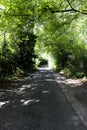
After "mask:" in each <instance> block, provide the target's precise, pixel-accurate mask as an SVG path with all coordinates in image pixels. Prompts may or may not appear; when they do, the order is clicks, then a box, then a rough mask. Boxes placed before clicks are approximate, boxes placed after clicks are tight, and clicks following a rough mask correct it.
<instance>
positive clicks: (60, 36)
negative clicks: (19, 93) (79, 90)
mask: <svg viewBox="0 0 87 130" xmlns="http://www.w3.org/2000/svg"><path fill="white" fill-rule="evenodd" d="M86 37H87V1H86V0H36V1H35V0H0V77H1V76H7V75H13V74H15V73H22V72H26V71H29V70H33V69H35V68H37V67H38V66H39V64H40V60H41V58H42V59H45V61H46V60H47V61H48V65H49V67H50V68H52V69H54V70H62V71H63V72H64V73H67V74H69V75H74V76H77V77H84V76H86V75H87V38H86Z"/></svg>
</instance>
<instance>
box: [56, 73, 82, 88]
mask: <svg viewBox="0 0 87 130" xmlns="http://www.w3.org/2000/svg"><path fill="white" fill-rule="evenodd" d="M57 82H58V83H64V84H66V85H70V87H76V86H81V85H82V84H83V82H82V80H81V79H71V78H65V76H63V75H61V74H58V75H57Z"/></svg>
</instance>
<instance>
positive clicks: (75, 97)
mask: <svg viewBox="0 0 87 130" xmlns="http://www.w3.org/2000/svg"><path fill="white" fill-rule="evenodd" d="M54 75H55V77H56V81H57V82H58V84H59V85H60V88H61V89H62V91H63V93H64V94H65V96H66V98H67V99H68V101H69V102H70V103H71V105H72V106H73V108H74V110H75V111H76V113H77V114H78V115H79V117H80V119H81V120H82V121H83V123H84V124H85V126H86V127H87V81H83V80H81V79H72V78H67V77H66V76H64V75H61V74H59V73H55V74H54Z"/></svg>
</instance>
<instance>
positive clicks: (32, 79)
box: [0, 68, 87, 130]
mask: <svg viewBox="0 0 87 130" xmlns="http://www.w3.org/2000/svg"><path fill="white" fill-rule="evenodd" d="M0 130H87V128H86V127H85V126H84V124H83V122H82V121H81V119H80V118H79V116H78V115H77V114H76V112H75V111H74V109H73V107H72V106H71V104H70V103H69V102H68V100H67V99H66V97H65V95H64V93H63V92H62V90H61V89H60V87H59V85H58V83H57V82H56V79H55V77H54V75H53V72H52V71H50V70H49V69H47V68H40V69H39V70H38V71H37V72H35V73H33V74H31V75H30V76H28V77H25V78H24V79H22V80H20V81H18V82H15V83H14V84H13V85H12V86H8V87H7V88H5V89H3V88H2V89H0Z"/></svg>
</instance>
